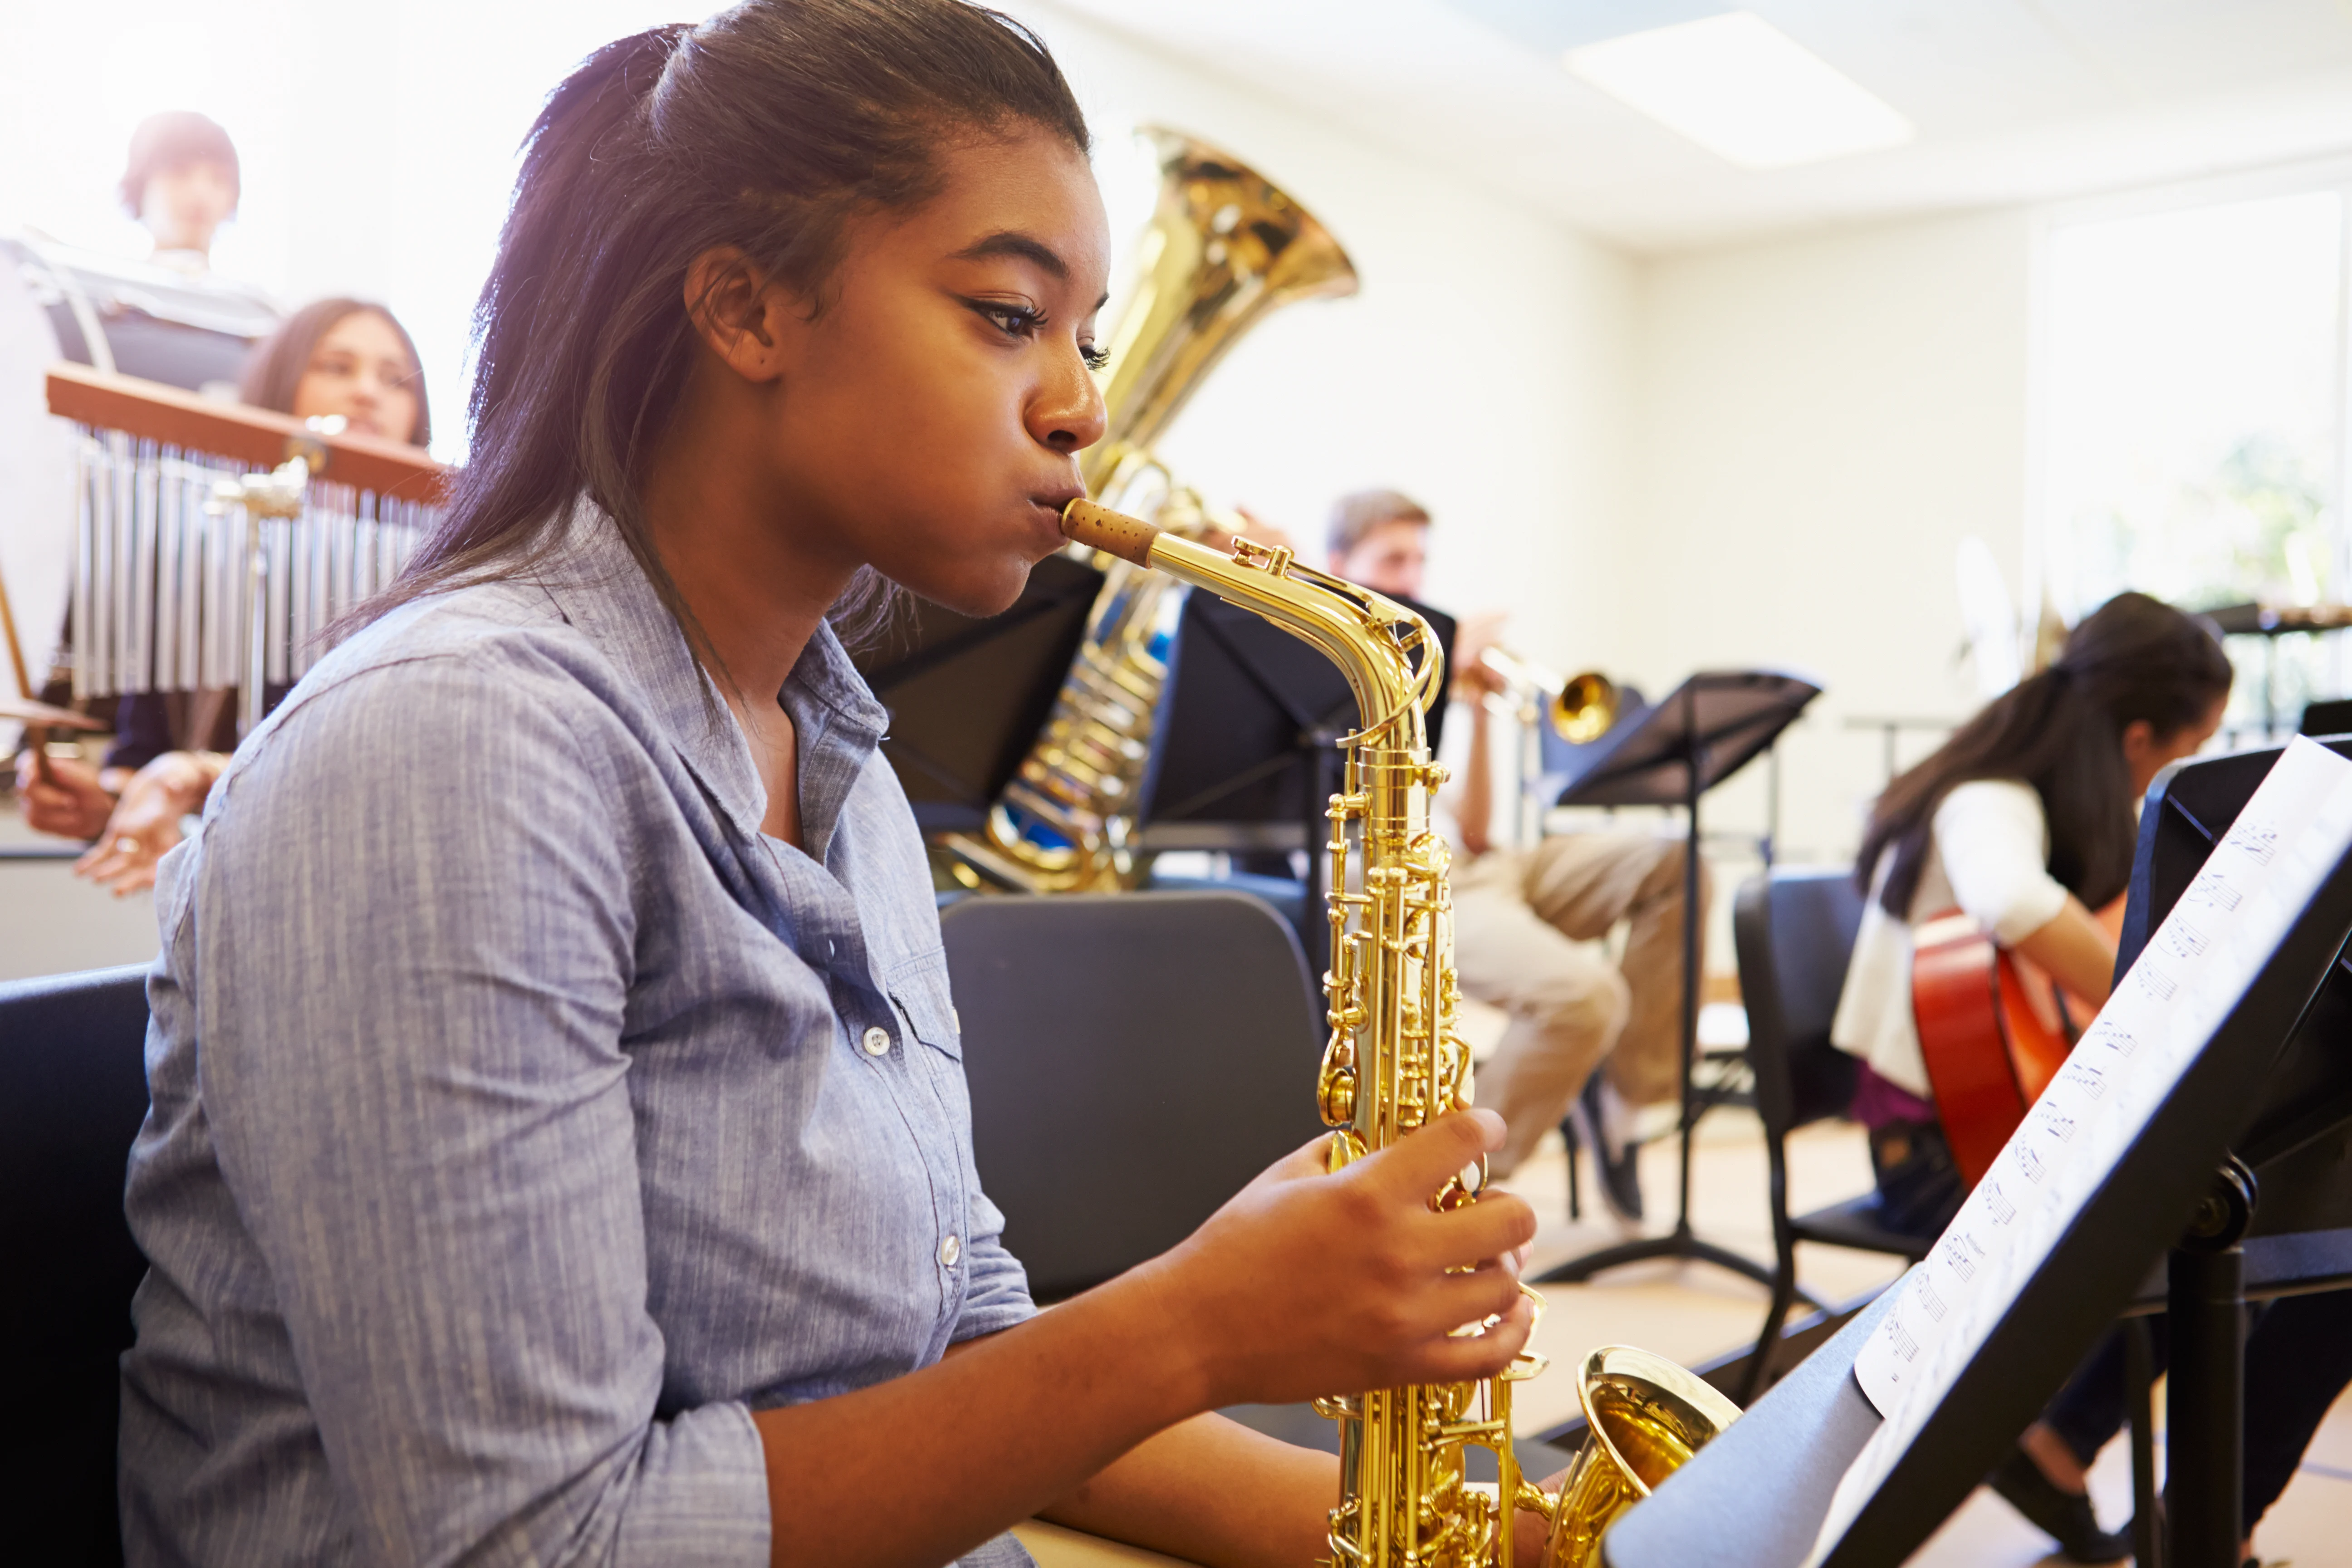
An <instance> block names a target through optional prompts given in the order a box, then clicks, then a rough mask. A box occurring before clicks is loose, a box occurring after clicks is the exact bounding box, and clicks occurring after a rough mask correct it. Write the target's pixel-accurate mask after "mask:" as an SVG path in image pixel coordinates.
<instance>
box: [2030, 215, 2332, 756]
mask: <svg viewBox="0 0 2352 1568" xmlns="http://www.w3.org/2000/svg"><path fill="white" fill-rule="evenodd" d="M2345 197H2346V191H2345V189H2343V188H2325V189H2316V190H2311V189H2307V190H2305V191H2303V192H2300V193H2297V194H2293V195H2279V196H2271V197H2266V198H2263V199H2259V200H2246V201H2238V202H2231V203H2228V204H2226V205H2206V206H2196V207H2189V208H2185V209H2178V210H2174V211H2169V212H2161V213H2156V214H2152V215H2147V216H2129V217H2111V218H2105V219H2097V220H2084V221H2075V222H2066V223H2061V224H2059V225H2058V226H2055V227H2054V228H2053V230H2052V231H2051V233H2050V236H2049V248H2048V250H2047V253H2046V257H2045V264H2046V271H2045V274H2044V282H2045V289H2046V291H2045V293H2044V296H2043V299H2044V301H2045V307H2046V308H2045V315H2044V321H2045V336H2044V338H2043V340H2042V341H2043V348H2044V355H2045V357H2044V360H2043V367H2044V371H2043V381H2042V387H2043V393H2044V399H2043V413H2042V440H2043V447H2042V451H2043V459H2044V469H2043V485H2044V488H2043V495H2042V539H2043V544H2044V550H2043V558H2044V559H2043V563H2044V569H2045V571H2046V573H2047V579H2046V581H2047V585H2048V588H2049V597H2050V601H2051V603H2052V604H2053V605H2054V607H2055V608H2056V609H2057V610H2058V612H2059V613H2060V614H2061V615H2063V616H2065V617H2066V618H2067V619H2068V620H2069V621H2072V620H2074V619H2075V618H2076V617H2078V616H2081V615H2083V614H2084V613H2085V612H2087V611H2089V610H2091V609H2094V608H2096V607H2097V606H2098V605H2100V604H2101V603H2103V602H2104V601H2105V600H2106V599H2107V598H2108V597H2109V596H2110V595H2115V594H2116V593H2119V592H2121V591H2122V590H2124V589H2126V588H2137V589H2140V590H2142V591H2144V592H2146V593H2149V594H2154V595H2157V596H2158V597H2160V598H2164V599H2168V600H2170V601H2171V602H2173V603H2175V604H2178V605H2183V606H2184V607H2189V608H2194V609H2217V608H2221V607H2222V606H2225V605H2242V604H2246V603H2249V602H2257V603H2261V604H2263V605H2316V604H2325V603H2334V602H2340V601H2342V600H2344V599H2346V598H2347V597H2352V552H2347V531H2346V529H2345V527H2344V521H2343V508H2342V499H2343V474H2344V441H2345V411H2346V405H2345V338H2346V321H2345V319H2344V312H2345V305H2344V301H2345V292H2346V287H2347V261H2346V258H2347V243H2346V238H2347V237H2346V222H2345V213H2346V199H2345ZM2339 636H2340V634H2328V635H2326V636H2311V635H2296V636H2289V637H2276V638H2272V639H2264V638H2261V637H2231V638H2230V639H2229V644H2230V651H2231V658H2232V660H2233V661H2234V662H2235V663H2236V664H2237V665H2238V667H2239V679H2238V682H2237V685H2236V688H2235V689H2234V690H2233V692H2232V695H2231V709H2230V717H2229V720H2228V723H2229V726H2230V727H2231V729H2235V730H2240V731H2246V730H2250V729H2256V728H2261V727H2263V726H2264V725H2265V723H2266V722H2267V721H2268V716H2267V715H2266V713H2265V709H2266V707H2267V709H2268V710H2269V713H2270V714H2274V715H2275V716H2276V720H2277V722H2279V723H2280V724H2281V725H2283V726H2284V728H2287V729H2292V728H2293V727H2294V721H2295V719H2296V716H2297V715H2298V714H2299V713H2300V711H2301V710H2302V707H2303V704H2304V703H2305V701H2306V700H2309V699H2311V698H2313V697H2331V696H2335V695H2337V694H2338V693H2339V692H2341V691H2342V690H2343V689H2344V684H2345V683H2344V677H2345V675H2346V674H2347V670H2346V668H2344V665H2343V662H2342V661H2343V659H2344V658H2345V655H2344V652H2343V650H2342V649H2341V648H2340V647H2337V646H2336V644H2337V642H2338V637H2339Z"/></svg>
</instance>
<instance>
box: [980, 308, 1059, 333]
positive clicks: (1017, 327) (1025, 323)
mask: <svg viewBox="0 0 2352 1568" xmlns="http://www.w3.org/2000/svg"><path fill="white" fill-rule="evenodd" d="M981 314H982V315H983V316H986V317H987V318H988V319H989V320H990V321H993V322H995V323H996V326H997V330H998V331H1002V332H1003V334H1004V335H1005V336H1006V337H1008V338H1025V337H1027V336H1028V335H1029V334H1030V333H1032V332H1034V331H1036V330H1037V329H1038V328H1039V327H1041V326H1043V325H1045V317H1043V316H1041V315H1039V314H1038V313H1037V312H1036V311H1034V310H1029V309H1027V308H1025V307H1024V306H1019V305H985V306H982V308H981Z"/></svg>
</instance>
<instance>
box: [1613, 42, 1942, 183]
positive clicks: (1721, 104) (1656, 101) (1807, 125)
mask: <svg viewBox="0 0 2352 1568" xmlns="http://www.w3.org/2000/svg"><path fill="white" fill-rule="evenodd" d="M1568 68H1569V69H1570V70H1571V71H1573V72H1575V73H1576V75H1578V76H1580V77H1581V78H1583V79H1585V80H1586V81H1589V82H1591V84H1592V85H1593V86H1595V87H1597V88H1599V89H1601V91H1603V92H1605V93H1607V94H1609V95H1610V96H1611V97H1612V98H1614V99H1617V100H1621V101H1622V102H1624V103H1627V104H1630V105H1631V106H1632V107H1633V108H1635V109H1638V110H1641V111H1642V112H1643V113H1644V114H1646V115H1648V116H1649V117H1650V118H1651V119H1653V120H1654V121H1658V122H1659V123H1660V124H1662V125H1664V126H1665V127H1666V128H1667V129H1669V130H1671V131H1676V132H1681V133H1682V134H1683V135H1685V136H1687V137H1689V138H1690V139H1691V140H1692V141H1694V142H1697V143H1698V144H1699V145H1700V146H1702V147H1704V148H1706V150H1707V151H1708V152H1710V153H1715V154H1716V155H1717V157H1720V158H1726V159H1728V160H1730V161H1731V162H1732V163H1738V165H1740V166H1741V167H1742V168H1747V169H1780V168H1786V167H1788V166H1789V165H1790V164H1791V163H1817V162H1819V161H1820V160H1822V159H1823V158H1841V157H1843V156H1845V155H1846V154H1848V153H1867V152H1871V151H1874V149H1877V148H1880V147H1895V146H1899V145H1901V144H1902V143H1904V142H1908V141H1910V140H1911V137H1912V128H1911V122H1910V121H1907V120H1906V119H1904V118H1903V116H1901V115H1900V114H1897V113H1895V110H1893V109H1891V108H1889V107H1888V106H1887V105H1886V104H1885V102H1884V101H1883V100H1879V99H1877V98H1875V97H1874V96H1872V95H1871V94H1870V93H1868V92H1866V91H1864V89H1862V88H1861V87H1859V86H1858V85H1856V84H1855V83H1854V82H1853V80H1852V79H1849V78H1847V77H1844V76H1843V75H1841V74H1839V72H1838V71H1837V69H1836V68H1834V67H1832V66H1831V65H1830V64H1829V63H1828V62H1827V61H1825V60H1823V59H1822V58H1820V57H1819V56H1817V55H1814V54H1811V53H1810V52H1808V51H1807V50H1806V49H1805V48H1804V47H1802V46H1801V45H1799V44H1798V43H1797V42H1796V41H1795V40H1794V39H1792V38H1790V37H1789V36H1788V35H1787V34H1785V33H1782V32H1780V31H1779V30H1778V29H1777V28H1775V27H1774V26H1772V25H1771V24H1770V23H1769V22H1767V21H1765V20H1764V18H1762V17H1761V16H1757V15H1756V14H1755V13H1753V12H1750V11H1731V12H1727V13H1726V14H1725V15H1723V16H1709V17H1706V19H1705V20H1703V21H1697V22H1684V23H1680V24H1678V25H1676V26H1672V27H1659V28H1655V29H1654V30H1652V31H1650V32H1646V33H1629V34H1627V35H1626V36H1625V37H1622V38H1611V39H1609V40H1607V41H1606V42H1604V43H1598V44H1591V45H1588V46H1586V47H1583V48H1580V49H1570V51H1569V52H1568Z"/></svg>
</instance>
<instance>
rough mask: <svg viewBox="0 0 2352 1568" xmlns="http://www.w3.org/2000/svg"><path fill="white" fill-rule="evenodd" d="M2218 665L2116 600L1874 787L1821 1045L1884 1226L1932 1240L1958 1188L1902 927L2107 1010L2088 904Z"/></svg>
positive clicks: (2101, 948) (2104, 938)
mask: <svg viewBox="0 0 2352 1568" xmlns="http://www.w3.org/2000/svg"><path fill="white" fill-rule="evenodd" d="M2230 675H2231V671H2230V661H2229V660H2228V658H2225V657H2223V655H2222V652H2221V641H2220V639H2219V638H2218V637H2216V636H2215V634H2214V632H2213V630H2212V628H2211V626H2210V624H2209V623H2207V622H2205V621H2203V620H2201V619H2199V618H2196V617H2192V616H2186V615H2183V614H2181V613H2180V612H2179V610H2176V609H2173V608H2172V607H2171V606H2170V605H2165V604H2161V603H2159V602H2158V601H2157V600H2155V599H2151V598H2149V597H2148V596H2147V595H2145V594H2119V595H2116V597H2114V598H2113V599H2110V600H2108V601H2107V602H2106V603H2105V605H2100V606H2099V608H2098V609H2096V610H2095V611H2094V612H2092V614H2091V615H2089V616H2086V617H2084V620H2083V623H2082V624H2081V625H2080V626H2076V627H2075V628H2074V632H2073V634H2072V635H2071V636H2069V637H2067V639H2066V647H2065V650H2064V651H2063V653H2061V654H2060V655H2059V657H2058V660H2057V662H2056V663H2054V664H2053V665H2052V666H2051V667H2050V668H2048V669H2045V670H2042V672H2041V673H2039V674H2037V675H2034V676H2032V677H2029V678H2028V679H2025V680H2023V681H2021V682H2020V683H2019V684H2018V685H2016V686H2014V687H2012V688H2011V689H2009V690H2008V691H2005V692H2003V693H2002V694H2001V695H2000V696H1999V697H1997V698H1995V699H1994V700H1992V701H1991V702H1990V703H1988V704H1986V705H1985V707H1984V709H1983V710H1981V711H1979V713H1978V714H1977V716H1976V717H1975V718H1973V719H1971V720H1969V721H1968V722H1967V723H1966V724H1964V725H1962V726H1961V727H1960V729H1959V731H1958V732H1957V733H1955V734H1954V735H1953V736H1952V738H1951V739H1950V740H1949V741H1947V742H1945V743H1944V744H1943V745H1942V746H1941V747H1939V748H1938V749H1937V751H1936V752H1934V753H1933V754H1932V755H1930V756H1929V757H1928V758H1927V760H1926V761H1924V762H1922V763H1919V764H1918V765H1917V766H1916V767H1915V768H1913V769H1911V770H1910V771H1909V772H1908V773H1904V774H1903V775H1902V776H1900V777H1899V778H1897V779H1895V782H1894V783H1892V784H1888V785H1887V786H1886V791H1885V794H1884V795H1880V796H1879V799H1878V804H1877V805H1876V807H1875V808H1874V810H1873V811H1872V813H1871V817H1870V826H1869V827H1868V829H1867V830H1866V831H1865V832H1864V835H1863V841H1862V850H1861V853H1860V855H1859V857H1858V858H1857V861H1856V872H1855V874H1856V876H1857V877H1858V879H1860V880H1861V882H1862V885H1863V886H1864V889H1867V891H1868V893H1869V896H1870V901H1869V903H1868V904H1867V905H1866V906H1865V907H1864V910H1863V916H1862V929H1861V930H1860V931H1858V932H1857V933H1856V935H1855V938H1854V945H1853V958H1852V960H1851V961H1850V962H1849V963H1848V965H1847V968H1846V978H1845V990H1844V993H1843V994H1842V995H1841V996H1840V998H1839V1000H1838V1011H1837V1018H1836V1021H1835V1023H1834V1024H1833V1025H1832V1027H1831V1030H1830V1040H1831V1043H1832V1044H1833V1045H1835V1046H1837V1047H1839V1048H1840V1049H1841V1050H1843V1051H1847V1052H1849V1053H1851V1054H1852V1055H1853V1056H1857V1057H1859V1058H1862V1067H1861V1070H1860V1075H1859V1076H1860V1088H1859V1089H1858V1090H1857V1092H1856V1094H1855V1098H1854V1116H1855V1119H1856V1120H1858V1121H1861V1122H1862V1123H1863V1124H1864V1126H1866V1127H1868V1128H1869V1129H1870V1158H1871V1166H1872V1169H1873V1171H1874V1173H1875V1174H1876V1176H1877V1180H1878V1192H1879V1204H1880V1213H1881V1218H1882V1219H1883V1220H1884V1222H1885V1224H1887V1225H1888V1226H1892V1227H1893V1228H1895V1229H1896V1230H1901V1231H1906V1232H1908V1233H1910V1234H1912V1235H1915V1236H1927V1237H1932V1236H1935V1235H1937V1234H1938V1233H1940V1232H1941V1231H1942V1230H1943V1228H1944V1226H1946V1225H1948V1224H1949V1223H1950V1221H1951V1218H1952V1215H1954V1214H1956V1213H1958V1209H1959V1206H1960V1200H1961V1199H1962V1198H1964V1197H1965V1196H1967V1189H1966V1187H1965V1186H1964V1185H1963V1184H1962V1183H1961V1180H1960V1174H1959V1169H1958V1166H1957V1165H1956V1164H1955V1163H1954V1162H1953V1160H1952V1153H1951V1149H1950V1146H1949V1144H1948V1143H1947V1142H1946V1141H1945V1138H1944V1131H1943V1128H1942V1126H1941V1125H1940V1124H1939V1123H1938V1122H1937V1119H1936V1107H1935V1102H1934V1090H1933V1089H1931V1088H1930V1087H1929V1085H1928V1082H1927V1063H1926V1061H1925V1059H1924V1058H1922V1057H1921V1055H1920V1051H1919V1030H1918V1026H1917V1024H1916V1020H1915V1019H1914V1017H1913V1016H1912V1011H1911V957H1912V952H1913V932H1914V931H1916V928H1917V927H1918V926H1920V925H1921V924H1923V923H1925V922H1926V921H1930V920H1933V919H1934V918H1936V917H1937V916H1938V915H1940V914H1943V913H1945V912H1946V911H1947V910H1954V909H1958V910H1961V911H1962V912H1963V913H1965V914H1967V915H1969V917H1971V918H1972V919H1973V920H1974V921H1976V923H1977V924H1978V925H1979V927H1980V928H1982V929H1983V930H1984V931H1988V932H1990V934H1991V935H1992V937H1993V938H1994V940H1996V941H1997V942H2000V944H2001V945H2002V946H2004V947H2007V948H2009V949H2011V951H2013V952H2018V953H2020V954H2021V955H2023V956H2024V957H2026V958H2028V959H2030V960H2032V962H2033V963H2036V964H2037V965H2039V966H2040V967H2041V968H2042V970H2043V971H2044V972H2046V973H2049V974H2050V975H2051V976H2052V977H2053V978H2054V979H2056V980H2057V981H2058V983H2059V984H2062V985H2063V986H2065V987H2066V989H2067V990H2068V991H2070V992H2072V993H2074V994H2075V995H2076V996H2079V997H2081V998H2083V999H2084V1001H2086V1002H2089V1003H2091V1004H2093V1005H2097V1004H2100V1003H2104V1002H2105V1000H2106V998H2107V988H2108V985H2109V983H2110V981H2111V979H2112V977H2113V975H2114V973H2115V966H2116V941H2115V938H2114V937H2112V936H2110V935H2109V934H2108V933H2107V931H2106V928H2105V927H2104V926H2103V925H2101V924H2100V923H2099V921H2098V920H2097V918H2096V917H2095V915H2093V913H2092V912H2091V911H2092V910H2096V909H2100V908H2102V907H2104V906H2105V905H2106V904H2108V903H2110V902H2112V901H2113V900H2115V899H2116V898H2117V897H2119V896H2120V895H2121V894H2122V893H2123V890H2124V886H2125V884H2126V882H2128V881H2129V880H2130V878H2131V862H2132V853H2133V849H2134V847H2135V846H2136V845H2137V841H2138V832H2139V830H2138V820H2139V819H2138V805H2139V799H2140V797H2141V796H2142V795H2145V794H2147V786H2148V784H2149V783H2150V782H2151V781H2152V780H2154V779H2155V777H2156V775H2157V773H2158V772H2160V771H2161V770H2162V769H2163V768H2164V767H2165V766H2166V765H2167V764H2168V763H2172V762H2175V761H2178V760H2179V759H2180V758H2182V757H2187V756H2192V755H2194V754H2195V753H2196V752H2197V750H2198V748H2200V746H2202V745H2204V743H2205V742H2207V741H2209V740H2210V739H2211V738H2212V736H2213V732H2214V731H2216V730H2217V729H2219V728H2220V727H2221V707H2222V704H2223V703H2224V702H2225V701H2226V700H2228V698H2229V695H2230Z"/></svg>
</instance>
